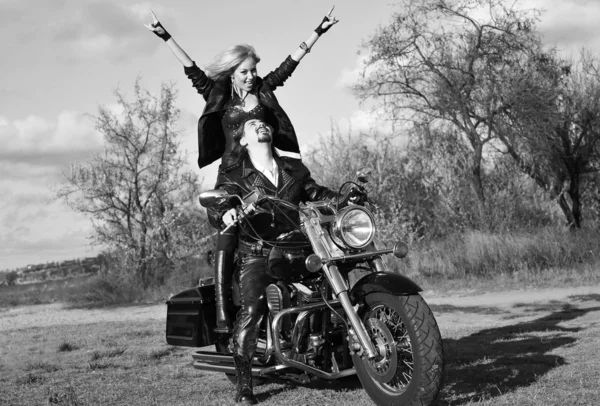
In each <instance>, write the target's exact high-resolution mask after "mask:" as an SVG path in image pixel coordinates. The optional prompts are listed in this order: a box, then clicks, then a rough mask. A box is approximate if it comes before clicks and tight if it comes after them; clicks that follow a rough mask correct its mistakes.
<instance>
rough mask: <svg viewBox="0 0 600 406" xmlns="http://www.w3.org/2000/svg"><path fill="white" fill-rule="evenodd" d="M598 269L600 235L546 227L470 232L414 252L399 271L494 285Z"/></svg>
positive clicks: (590, 229) (599, 265)
mask: <svg viewBox="0 0 600 406" xmlns="http://www.w3.org/2000/svg"><path fill="white" fill-rule="evenodd" d="M598 267H600V232H599V231H598V230H597V229H594V228H586V229H582V230H578V231H574V232H573V231H569V230H567V229H565V228H558V227H546V228H541V229H535V230H531V231H520V232H511V233H493V234H492V233H485V232H480V231H468V232H465V233H463V234H460V235H455V236H453V237H452V238H446V239H444V240H441V241H435V242H430V243H427V244H423V245H421V246H418V245H417V246H415V247H413V251H412V252H411V253H410V254H409V256H408V258H407V260H405V261H403V262H400V263H399V268H400V271H401V272H403V273H407V274H420V275H423V276H426V277H435V278H438V279H439V278H441V279H462V278H481V279H493V278H496V277H497V276H498V275H507V274H508V275H511V274H515V273H520V274H528V275H529V276H532V277H535V274H537V273H539V272H541V271H544V270H549V269H557V268H558V269H570V270H572V269H583V268H596V269H597V268H598Z"/></svg>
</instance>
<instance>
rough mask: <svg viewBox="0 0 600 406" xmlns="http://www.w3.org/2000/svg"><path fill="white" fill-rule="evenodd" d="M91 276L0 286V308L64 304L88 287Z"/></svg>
mask: <svg viewBox="0 0 600 406" xmlns="http://www.w3.org/2000/svg"><path fill="white" fill-rule="evenodd" d="M93 280H94V277H93V276H87V275H84V276H76V277H73V278H69V279H61V280H52V281H43V282H37V283H28V284H24V285H13V286H0V308H10V307H16V306H27V305H35V304H45V303H55V302H64V301H65V298H69V297H75V296H77V295H78V294H80V292H81V291H82V289H83V290H85V289H87V287H88V286H89V285H90V283H91V282H92V281H93Z"/></svg>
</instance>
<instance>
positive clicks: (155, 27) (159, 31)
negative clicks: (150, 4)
mask: <svg viewBox="0 0 600 406" xmlns="http://www.w3.org/2000/svg"><path fill="white" fill-rule="evenodd" d="M150 14H152V19H153V21H152V22H151V23H150V24H144V26H145V27H146V28H148V29H149V30H150V31H152V32H153V33H155V34H156V35H157V36H158V37H159V38H162V40H163V41H168V40H169V38H171V34H169V33H168V32H167V30H165V27H163V26H162V24H161V23H160V21H158V18H156V14H154V12H153V11H152V10H150Z"/></svg>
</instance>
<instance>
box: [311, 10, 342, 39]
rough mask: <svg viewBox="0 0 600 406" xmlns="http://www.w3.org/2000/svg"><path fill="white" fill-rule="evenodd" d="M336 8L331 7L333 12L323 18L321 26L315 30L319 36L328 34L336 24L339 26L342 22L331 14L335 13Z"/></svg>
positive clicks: (330, 11)
mask: <svg viewBox="0 0 600 406" xmlns="http://www.w3.org/2000/svg"><path fill="white" fill-rule="evenodd" d="M334 8H335V6H333V7H331V10H329V12H328V13H327V14H326V15H325V17H323V21H321V24H319V26H318V27H317V28H316V29H315V32H316V33H317V35H318V36H321V34H324V33H326V32H327V31H328V30H329V29H330V28H331V27H332V26H333V25H334V24H337V23H338V22H339V21H340V20H338V19H337V18H335V17H334V16H333V15H331V13H333V9H334Z"/></svg>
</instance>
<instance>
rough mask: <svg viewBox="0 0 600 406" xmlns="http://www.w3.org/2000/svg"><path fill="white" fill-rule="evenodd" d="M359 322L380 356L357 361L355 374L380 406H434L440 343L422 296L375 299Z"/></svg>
mask: <svg viewBox="0 0 600 406" xmlns="http://www.w3.org/2000/svg"><path fill="white" fill-rule="evenodd" d="M361 316H362V319H363V323H364V324H365V327H366V328H367V332H368V333H369V336H370V337H371V341H372V342H373V345H374V346H375V348H376V350H377V352H378V354H379V355H378V356H377V357H376V358H375V359H373V360H369V359H367V357H366V355H365V354H363V356H361V355H358V354H355V355H353V361H354V366H355V368H356V373H357V375H358V377H359V379H360V382H361V383H362V385H363V388H364V389H365V391H366V392H367V394H368V395H369V396H370V397H371V399H373V400H374V401H375V403H376V404H378V405H386V406H394V405H398V406H400V405H402V406H423V405H430V404H431V403H432V402H433V401H434V400H435V398H436V397H437V395H438V392H439V390H440V388H441V386H442V375H443V348H442V338H441V335H440V331H439V329H438V326H437V322H436V321H435V318H434V317H433V313H432V312H431V310H430V309H429V306H428V305H427V303H425V301H424V300H423V298H422V297H421V296H420V295H410V296H392V295H389V294H386V293H371V294H369V295H367V296H366V297H365V306H364V308H363V309H362V312H361Z"/></svg>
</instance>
